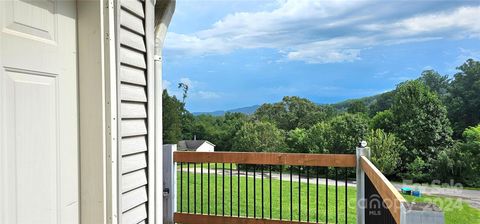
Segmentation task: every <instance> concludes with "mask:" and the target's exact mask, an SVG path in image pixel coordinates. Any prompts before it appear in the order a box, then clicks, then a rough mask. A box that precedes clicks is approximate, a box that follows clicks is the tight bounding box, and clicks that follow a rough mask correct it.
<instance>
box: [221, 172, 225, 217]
mask: <svg viewBox="0 0 480 224" xmlns="http://www.w3.org/2000/svg"><path fill="white" fill-rule="evenodd" d="M222 216H225V163H222Z"/></svg>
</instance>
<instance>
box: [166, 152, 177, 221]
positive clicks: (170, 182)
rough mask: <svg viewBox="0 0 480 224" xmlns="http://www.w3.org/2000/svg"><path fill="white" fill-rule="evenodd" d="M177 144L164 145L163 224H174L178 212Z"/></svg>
mask: <svg viewBox="0 0 480 224" xmlns="http://www.w3.org/2000/svg"><path fill="white" fill-rule="evenodd" d="M175 151H177V145H176V144H168V145H163V223H164V224H173V223H174V222H173V214H174V213H175V212H176V211H177V198H176V191H177V187H176V186H177V185H176V181H177V163H176V162H174V161H173V152H175Z"/></svg>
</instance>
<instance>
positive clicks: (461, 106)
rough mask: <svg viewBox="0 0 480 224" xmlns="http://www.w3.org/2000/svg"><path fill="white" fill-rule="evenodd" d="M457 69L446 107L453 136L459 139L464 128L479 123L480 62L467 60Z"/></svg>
mask: <svg viewBox="0 0 480 224" xmlns="http://www.w3.org/2000/svg"><path fill="white" fill-rule="evenodd" d="M457 69H458V70H459V72H458V73H457V74H455V79H454V80H453V81H452V83H451V85H450V88H449V97H448V100H447V102H448V103H447V105H448V112H449V118H450V120H451V121H452V123H453V129H454V130H455V135H456V136H457V137H460V136H461V133H462V131H463V130H464V129H465V128H467V127H469V126H474V125H476V124H478V123H480V113H479V111H480V62H479V61H475V60H472V59H468V60H467V61H466V62H465V63H464V64H463V65H461V66H460V67H458V68H457Z"/></svg>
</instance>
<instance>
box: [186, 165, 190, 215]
mask: <svg viewBox="0 0 480 224" xmlns="http://www.w3.org/2000/svg"><path fill="white" fill-rule="evenodd" d="M187 213H190V163H187Z"/></svg>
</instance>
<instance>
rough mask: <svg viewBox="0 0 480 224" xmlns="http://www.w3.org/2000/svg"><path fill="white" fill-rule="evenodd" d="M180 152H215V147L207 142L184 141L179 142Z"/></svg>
mask: <svg viewBox="0 0 480 224" xmlns="http://www.w3.org/2000/svg"><path fill="white" fill-rule="evenodd" d="M177 147H178V151H194V152H214V151H215V145H214V144H213V143H211V142H209V141H207V140H182V141H179V142H178V146H177Z"/></svg>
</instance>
